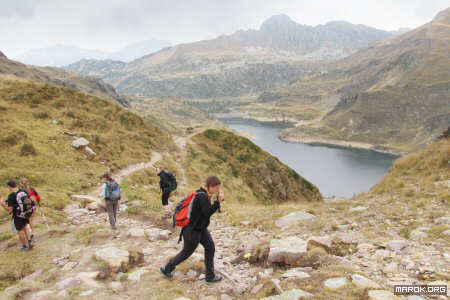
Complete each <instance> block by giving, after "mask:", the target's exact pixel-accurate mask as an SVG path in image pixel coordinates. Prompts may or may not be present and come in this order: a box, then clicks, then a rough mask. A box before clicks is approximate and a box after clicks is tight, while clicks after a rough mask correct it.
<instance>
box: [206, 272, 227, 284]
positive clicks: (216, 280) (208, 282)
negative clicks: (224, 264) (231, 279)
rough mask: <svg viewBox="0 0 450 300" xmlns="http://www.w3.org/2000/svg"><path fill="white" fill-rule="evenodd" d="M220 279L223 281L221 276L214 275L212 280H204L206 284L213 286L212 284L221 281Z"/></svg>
mask: <svg viewBox="0 0 450 300" xmlns="http://www.w3.org/2000/svg"><path fill="white" fill-rule="evenodd" d="M222 279H223V278H222V276H220V275H217V274H216V275H214V278H212V279H206V284H213V283H216V282H219V281H221V280H222Z"/></svg>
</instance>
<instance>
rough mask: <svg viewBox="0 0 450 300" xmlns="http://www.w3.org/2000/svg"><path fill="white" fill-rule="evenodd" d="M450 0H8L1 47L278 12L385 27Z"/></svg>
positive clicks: (112, 44) (103, 42)
mask: <svg viewBox="0 0 450 300" xmlns="http://www.w3.org/2000/svg"><path fill="white" fill-rule="evenodd" d="M448 6H450V1H449V0H339V1H336V0H313V1H311V0H273V1H272V0H270V1H264V0H0V50H1V51H3V52H4V53H5V54H6V55H7V56H10V57H15V56H17V55H19V54H21V53H23V52H25V51H27V50H29V49H32V48H44V47H48V46H53V45H55V44H64V45H73V46H77V47H80V48H88V49H98V50H103V51H116V50H118V49H120V48H122V47H124V46H126V45H128V44H130V43H133V42H136V41H139V40H145V39H150V38H156V39H164V40H169V41H170V42H171V43H172V44H178V43H184V42H191V41H197V40H202V39H210V38H214V37H216V36H218V35H220V34H231V33H233V32H234V31H236V30H238V29H250V28H252V29H257V28H259V26H260V25H261V23H262V22H263V21H264V20H265V19H267V18H268V17H270V16H271V15H275V14H281V13H284V14H287V15H288V16H290V17H291V18H292V19H293V20H294V21H295V22H297V23H301V24H307V25H317V24H324V23H326V22H328V21H332V20H345V21H349V22H351V23H356V24H364V25H368V26H373V27H376V28H379V29H385V30H394V29H398V28H400V27H409V28H414V27H417V26H420V25H422V24H424V23H427V22H429V21H430V20H431V19H432V18H433V17H434V16H435V15H436V14H437V13H438V12H439V11H440V10H443V9H445V8H446V7H448Z"/></svg>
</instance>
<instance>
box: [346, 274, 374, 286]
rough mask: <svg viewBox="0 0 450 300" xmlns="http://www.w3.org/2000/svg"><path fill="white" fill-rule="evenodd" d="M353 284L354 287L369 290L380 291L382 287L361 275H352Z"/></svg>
mask: <svg viewBox="0 0 450 300" xmlns="http://www.w3.org/2000/svg"><path fill="white" fill-rule="evenodd" d="M352 282H353V284H354V285H356V286H358V287H360V288H369V289H379V288H381V286H380V285H379V284H378V283H376V282H375V281H372V280H370V279H368V278H366V277H364V276H362V275H359V274H353V275H352Z"/></svg>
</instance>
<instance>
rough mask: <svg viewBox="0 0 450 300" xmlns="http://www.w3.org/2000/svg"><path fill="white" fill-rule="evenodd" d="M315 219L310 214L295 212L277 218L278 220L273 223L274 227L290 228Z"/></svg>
mask: <svg viewBox="0 0 450 300" xmlns="http://www.w3.org/2000/svg"><path fill="white" fill-rule="evenodd" d="M315 218H316V216H314V215H312V214H310V213H307V212H304V211H296V212H292V213H290V214H288V215H286V216H284V217H281V218H279V219H278V220H276V221H275V225H277V226H278V227H285V226H291V225H294V224H297V223H299V222H301V221H310V220H313V219H315Z"/></svg>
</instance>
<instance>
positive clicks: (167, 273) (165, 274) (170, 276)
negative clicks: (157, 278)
mask: <svg viewBox="0 0 450 300" xmlns="http://www.w3.org/2000/svg"><path fill="white" fill-rule="evenodd" d="M159 273H161V274H163V275H164V276H166V277H167V278H172V276H173V274H172V272H167V271H166V269H165V268H164V267H161V268H159Z"/></svg>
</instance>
